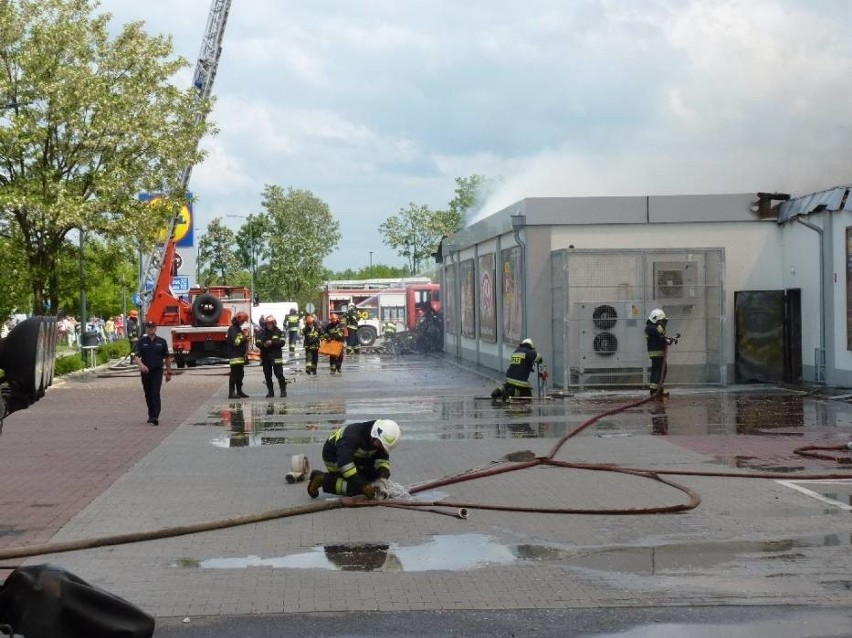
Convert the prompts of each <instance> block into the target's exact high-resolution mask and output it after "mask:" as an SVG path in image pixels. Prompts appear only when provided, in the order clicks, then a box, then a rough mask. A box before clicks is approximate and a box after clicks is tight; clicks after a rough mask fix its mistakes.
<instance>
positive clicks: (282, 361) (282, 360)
mask: <svg viewBox="0 0 852 638" xmlns="http://www.w3.org/2000/svg"><path fill="white" fill-rule="evenodd" d="M272 363H284V359H275V361H273V362H272Z"/></svg>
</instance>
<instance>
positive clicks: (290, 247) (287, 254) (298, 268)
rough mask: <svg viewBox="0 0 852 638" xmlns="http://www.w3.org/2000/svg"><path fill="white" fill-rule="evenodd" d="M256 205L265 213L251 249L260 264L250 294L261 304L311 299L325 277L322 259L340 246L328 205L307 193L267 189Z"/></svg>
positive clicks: (295, 190) (303, 191) (336, 226)
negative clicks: (255, 295)
mask: <svg viewBox="0 0 852 638" xmlns="http://www.w3.org/2000/svg"><path fill="white" fill-rule="evenodd" d="M261 205H262V206H263V208H264V209H265V211H266V212H265V214H264V215H260V216H259V218H260V219H259V221H262V224H260V225H259V226H257V229H258V231H259V237H258V238H255V241H256V246H255V249H256V250H257V251H258V254H259V255H260V258H261V260H262V261H263V262H265V263H263V264H261V265H260V266H258V269H257V274H256V276H255V289H256V290H257V291H258V294H259V295H260V297H261V299H269V300H287V301H290V300H295V301H299V302H303V301H305V300H310V299H312V298H314V297H315V293H316V290H317V289H318V288H319V286H320V284H321V283H322V281H323V275H324V274H325V269H324V268H323V265H322V262H323V259H325V257H327V256H328V255H329V254H331V252H333V251H334V249H335V248H336V247H337V244H338V242H339V241H340V225H339V224H338V222H337V220H335V219H334V217H333V215H332V214H331V210H330V209H329V207H328V204H326V203H325V202H324V201H322V200H321V199H319V198H318V197H317V196H316V195H314V194H313V193H311V192H310V191H307V190H301V189H294V188H288V189H287V191H286V192H285V191H284V189H283V188H282V187H281V186H277V185H269V184H267V185H266V186H265V187H264V189H263V199H262V201H261ZM245 238H246V237H245V236H243V239H245ZM246 248H247V247H246V246H245V245H243V249H244V250H245V249H246Z"/></svg>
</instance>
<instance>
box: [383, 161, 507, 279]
mask: <svg viewBox="0 0 852 638" xmlns="http://www.w3.org/2000/svg"><path fill="white" fill-rule="evenodd" d="M492 184H493V181H492V180H490V179H489V178H487V177H485V176H484V175H471V176H470V177H457V178H456V188H455V191H454V195H453V199H451V200H450V202H449V204H448V205H447V209H446V210H434V211H433V210H431V209H430V208H429V207H428V206H426V205H423V204H415V203H414V202H410V203H409V204H408V208H407V209H405V208H400V210H399V213H398V214H397V215H394V216H392V217H389V218H388V219H386V220H385V221H384V222H382V224H381V225H380V226H379V232H380V233H381V234H382V235H383V236H384V240H383V241H384V243H385V244H386V245H388V246H390V247H391V248H393V249H395V250H396V251H397V253H398V254H399V255H400V256H401V257H404V258H405V260H406V265H407V267H408V268H409V271H410V272H411V273H416V272H418V270H419V267H420V265H421V264H422V263H426V262H427V261H428V259H429V258H430V257H431V256H432V253H434V252H435V251H436V250H437V248H438V242H440V241H441V238H442V237H444V236H445V235H451V234H452V233H454V232H456V231H457V230H459V229H460V228H462V226H463V225H464V221H465V215H466V214H469V213H470V212H471V211H475V210H476V209H477V208H478V206H479V205H481V204H482V201H483V199H484V195H485V192H486V191H487V190H489V189H490V187H491V185H492Z"/></svg>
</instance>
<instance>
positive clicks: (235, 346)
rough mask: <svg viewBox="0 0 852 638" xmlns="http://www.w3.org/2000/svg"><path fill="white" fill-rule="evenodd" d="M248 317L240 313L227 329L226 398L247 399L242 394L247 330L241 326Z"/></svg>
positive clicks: (243, 393) (247, 340) (247, 341)
mask: <svg viewBox="0 0 852 638" xmlns="http://www.w3.org/2000/svg"><path fill="white" fill-rule="evenodd" d="M248 319H249V318H248V315H247V314H246V313H245V312H243V311H240V312H238V313H237V314H235V315H234V318H233V319H231V325H230V326H229V327H228V334H227V336H226V343H227V345H228V363H229V364H230V366H231V370H230V374H229V375H228V398H229V399H247V398H248V395H247V394H246V393H245V392H243V377H245V373H246V370H245V368H246V356H247V354H248V343H249V339H248V330H247V329H246V330H244V329H243V324H244V323H245V322H247V321H248Z"/></svg>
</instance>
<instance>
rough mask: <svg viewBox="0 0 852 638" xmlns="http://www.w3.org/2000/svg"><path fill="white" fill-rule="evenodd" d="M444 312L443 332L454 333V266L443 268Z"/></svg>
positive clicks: (442, 299)
mask: <svg viewBox="0 0 852 638" xmlns="http://www.w3.org/2000/svg"><path fill="white" fill-rule="evenodd" d="M441 302H442V304H443V310H444V332H447V333H449V334H455V333H456V266H455V264H452V265H449V266H447V267H446V268H444V290H442V291H441Z"/></svg>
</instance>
